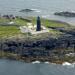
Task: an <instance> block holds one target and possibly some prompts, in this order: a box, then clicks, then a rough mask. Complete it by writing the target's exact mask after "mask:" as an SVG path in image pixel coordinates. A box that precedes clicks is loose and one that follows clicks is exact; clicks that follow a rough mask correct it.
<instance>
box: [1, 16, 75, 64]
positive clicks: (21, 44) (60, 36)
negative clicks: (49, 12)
mask: <svg viewBox="0 0 75 75" xmlns="http://www.w3.org/2000/svg"><path fill="white" fill-rule="evenodd" d="M30 19H31V20H30ZM36 21H37V22H36ZM10 22H13V23H12V24H11V23H10ZM8 23H9V24H8ZM31 23H32V24H31ZM36 23H37V29H35V25H36ZM28 24H30V25H29V27H28ZM42 25H43V26H44V27H46V28H47V29H48V30H49V31H48V32H44V33H40V32H41V31H42V30H44V29H46V28H42ZM20 27H22V28H23V27H24V28H25V29H27V30H28V29H29V30H31V29H32V31H34V32H35V33H36V34H32V33H31V32H29V31H25V32H24V33H22V32H21V30H20ZM24 28H23V29H24ZM36 31H37V32H38V33H39V34H37V32H36ZM74 53H75V27H74V26H71V25H69V24H67V23H65V22H60V21H53V20H48V19H43V18H41V19H40V18H39V17H38V19H36V18H35V17H26V18H23V17H21V16H15V18H13V16H11V15H6V16H2V17H0V58H7V59H13V60H22V61H25V62H32V61H37V60H38V61H41V62H45V61H49V62H55V63H62V62H64V61H68V62H73V61H74V60H75V55H74Z"/></svg>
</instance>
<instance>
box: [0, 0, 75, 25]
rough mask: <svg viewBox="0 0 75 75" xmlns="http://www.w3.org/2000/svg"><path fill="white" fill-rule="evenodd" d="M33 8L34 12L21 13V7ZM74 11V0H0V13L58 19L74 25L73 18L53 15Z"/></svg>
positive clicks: (74, 19) (74, 20)
mask: <svg viewBox="0 0 75 75" xmlns="http://www.w3.org/2000/svg"><path fill="white" fill-rule="evenodd" d="M27 8H28V9H34V10H35V12H30V13H29V12H28V13H22V12H19V11H20V10H21V9H27ZM57 11H58V12H59V11H73V12H75V0H0V14H14V15H20V16H41V17H43V18H48V19H53V20H60V21H65V22H68V23H70V24H72V25H75V18H74V17H73V18H69V17H67V18H66V17H60V16H55V15H53V13H54V12H57Z"/></svg>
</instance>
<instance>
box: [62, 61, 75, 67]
mask: <svg viewBox="0 0 75 75" xmlns="http://www.w3.org/2000/svg"><path fill="white" fill-rule="evenodd" d="M62 65H63V66H67V67H69V68H74V64H73V63H69V62H64V63H63V64H62Z"/></svg>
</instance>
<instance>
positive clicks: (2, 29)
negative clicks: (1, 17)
mask: <svg viewBox="0 0 75 75" xmlns="http://www.w3.org/2000/svg"><path fill="white" fill-rule="evenodd" d="M20 33H21V32H20V30H19V28H17V27H16V26H0V37H9V36H14V35H17V34H20Z"/></svg>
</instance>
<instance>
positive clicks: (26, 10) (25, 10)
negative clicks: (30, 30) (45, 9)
mask: <svg viewBox="0 0 75 75" xmlns="http://www.w3.org/2000/svg"><path fill="white" fill-rule="evenodd" d="M32 11H34V10H32V9H22V10H21V11H20V12H32Z"/></svg>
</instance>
